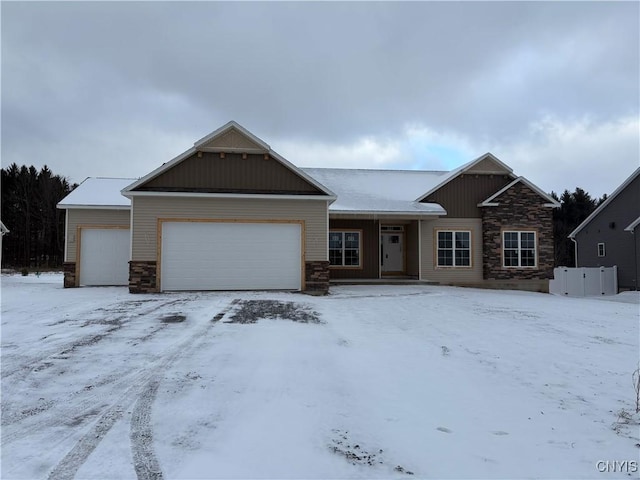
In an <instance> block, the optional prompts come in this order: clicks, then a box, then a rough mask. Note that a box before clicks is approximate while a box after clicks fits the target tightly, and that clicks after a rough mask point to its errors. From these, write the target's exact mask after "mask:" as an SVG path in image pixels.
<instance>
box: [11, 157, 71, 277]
mask: <svg viewBox="0 0 640 480" xmlns="http://www.w3.org/2000/svg"><path fill="white" fill-rule="evenodd" d="M1 175H2V211H1V215H2V222H3V223H4V224H5V225H6V226H7V228H9V230H10V232H9V234H8V235H5V236H4V238H3V241H2V261H3V264H4V265H6V266H11V267H16V268H18V267H59V266H60V265H62V262H63V260H64V259H63V254H64V211H61V210H58V209H57V208H56V205H57V204H58V202H59V201H60V200H62V199H63V198H64V197H65V196H66V195H68V194H69V192H71V190H73V188H75V187H76V186H77V185H74V186H73V187H71V186H70V185H69V182H68V181H67V180H66V179H65V178H64V177H61V176H59V175H54V174H53V173H52V172H51V170H50V169H49V168H48V167H47V166H46V165H45V166H44V167H42V169H41V170H40V171H38V170H37V169H36V168H35V167H34V166H31V167H27V166H26V165H23V166H22V167H18V166H17V165H16V164H15V163H14V164H12V165H10V166H9V167H8V168H7V169H4V168H3V169H1Z"/></svg>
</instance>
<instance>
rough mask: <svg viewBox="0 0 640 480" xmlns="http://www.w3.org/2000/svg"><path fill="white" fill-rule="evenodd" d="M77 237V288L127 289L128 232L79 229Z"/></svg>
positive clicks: (118, 229) (107, 229)
mask: <svg viewBox="0 0 640 480" xmlns="http://www.w3.org/2000/svg"><path fill="white" fill-rule="evenodd" d="M80 235H81V239H80V280H79V283H80V285H84V286H106V285H128V283H129V251H130V246H129V245H130V240H131V236H130V234H129V229H128V228H82V229H81V233H80Z"/></svg>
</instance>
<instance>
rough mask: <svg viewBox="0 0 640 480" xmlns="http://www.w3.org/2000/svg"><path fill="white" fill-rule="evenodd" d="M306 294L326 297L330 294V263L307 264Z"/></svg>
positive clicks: (305, 273)
mask: <svg viewBox="0 0 640 480" xmlns="http://www.w3.org/2000/svg"><path fill="white" fill-rule="evenodd" d="M304 276H305V289H304V293H308V294H311V295H326V294H327V293H329V262H327V261H315V262H305V269H304Z"/></svg>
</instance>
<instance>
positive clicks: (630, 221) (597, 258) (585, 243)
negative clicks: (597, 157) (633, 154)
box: [569, 168, 640, 290]
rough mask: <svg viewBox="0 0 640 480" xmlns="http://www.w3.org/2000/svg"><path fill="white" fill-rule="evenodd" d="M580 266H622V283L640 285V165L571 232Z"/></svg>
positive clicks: (630, 286) (629, 286)
mask: <svg viewBox="0 0 640 480" xmlns="http://www.w3.org/2000/svg"><path fill="white" fill-rule="evenodd" d="M569 238H571V239H572V240H573V241H574V242H575V244H576V266H577V267H613V266H614V265H617V266H618V287H619V288H620V289H622V290H638V286H639V285H640V277H639V273H640V257H639V255H640V168H637V169H636V170H635V172H633V173H632V174H631V176H629V178H627V179H626V180H625V181H624V182H623V183H622V185H620V186H619V187H618V188H617V189H616V191H615V192H613V193H612V194H611V195H610V196H609V197H608V198H607V199H606V200H605V201H604V202H602V204H601V205H600V206H599V207H598V208H597V209H596V210H595V211H594V212H593V213H592V214H591V215H589V216H588V217H587V218H586V219H585V221H584V222H582V223H581V224H580V225H578V227H577V228H576V229H575V230H574V231H573V232H571V234H570V235H569Z"/></svg>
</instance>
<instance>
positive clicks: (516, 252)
mask: <svg viewBox="0 0 640 480" xmlns="http://www.w3.org/2000/svg"><path fill="white" fill-rule="evenodd" d="M502 252H503V255H502V256H503V259H504V263H503V264H504V266H505V267H516V268H517V267H535V266H536V232H521V231H505V232H502Z"/></svg>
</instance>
